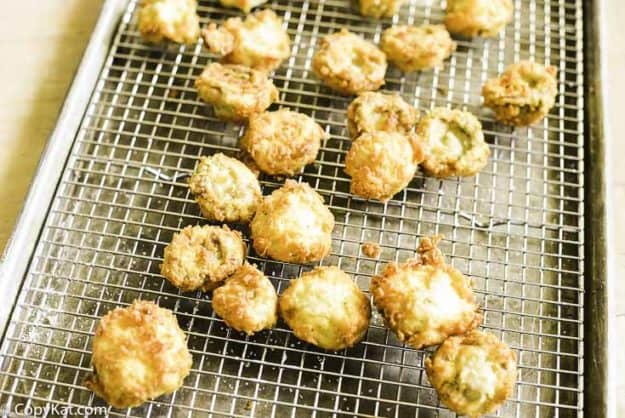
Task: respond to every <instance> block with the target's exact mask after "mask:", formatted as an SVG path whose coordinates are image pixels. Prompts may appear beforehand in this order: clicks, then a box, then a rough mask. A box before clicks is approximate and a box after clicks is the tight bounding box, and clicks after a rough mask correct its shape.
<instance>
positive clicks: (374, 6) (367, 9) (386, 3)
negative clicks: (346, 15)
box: [358, 0, 406, 19]
mask: <svg viewBox="0 0 625 418" xmlns="http://www.w3.org/2000/svg"><path fill="white" fill-rule="evenodd" d="M405 1H406V0H358V4H359V6H360V14H361V15H363V16H368V17H373V18H375V19H380V18H382V17H392V16H393V15H394V14H396V13H397V12H398V11H399V8H400V7H401V5H402V4H404V3H405Z"/></svg>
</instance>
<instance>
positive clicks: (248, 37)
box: [202, 9, 291, 72]
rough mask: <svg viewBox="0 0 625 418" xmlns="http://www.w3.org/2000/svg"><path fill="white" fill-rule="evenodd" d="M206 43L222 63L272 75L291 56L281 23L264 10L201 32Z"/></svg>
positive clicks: (212, 24)
mask: <svg viewBox="0 0 625 418" xmlns="http://www.w3.org/2000/svg"><path fill="white" fill-rule="evenodd" d="M202 37H203V38H204V43H205V44H206V46H207V47H208V48H209V49H210V50H211V52H213V53H215V54H217V55H223V58H222V61H223V62H225V63H229V64H240V65H245V66H246V67H252V68H254V69H257V70H261V71H267V72H269V71H273V70H275V69H276V68H278V67H279V66H280V64H281V63H282V61H284V59H286V58H287V57H288V56H289V55H290V52H291V51H290V39H289V35H288V34H287V32H286V29H285V28H283V27H282V19H280V18H279V17H278V16H277V15H276V14H275V13H274V12H273V11H272V10H269V9H265V10H261V11H258V12H256V13H253V14H250V15H248V16H247V17H246V18H245V20H241V18H240V17H232V18H230V19H228V20H226V21H225V22H224V24H223V26H221V27H220V28H218V27H217V25H215V24H214V23H211V24H210V25H208V28H206V29H204V30H203V31H202Z"/></svg>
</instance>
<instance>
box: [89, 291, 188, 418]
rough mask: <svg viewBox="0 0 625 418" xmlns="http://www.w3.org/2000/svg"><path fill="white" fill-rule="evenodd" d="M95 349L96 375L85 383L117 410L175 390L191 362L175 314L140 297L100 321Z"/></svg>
mask: <svg viewBox="0 0 625 418" xmlns="http://www.w3.org/2000/svg"><path fill="white" fill-rule="evenodd" d="M92 351H93V354H92V357H91V365H92V366H93V374H92V375H90V376H89V377H88V378H87V380H86V381H85V385H86V386H87V387H88V388H89V389H90V390H92V391H93V392H95V394H96V395H98V396H99V397H101V398H103V399H104V400H105V401H106V402H108V403H109V404H110V405H111V406H113V407H114V408H130V407H135V406H138V405H141V404H142V403H143V402H145V401H147V400H149V399H155V398H157V397H159V396H161V395H164V394H168V393H172V392H175V391H176V390H177V389H178V388H180V386H182V382H183V380H184V378H185V377H186V376H187V375H188V374H189V371H190V370H191V364H192V358H191V354H190V353H189V350H188V348H187V343H186V337H185V334H184V332H182V330H181V329H180V326H179V325H178V321H177V320H176V317H175V316H174V314H173V313H172V312H171V311H170V310H169V309H164V308H160V307H158V306H157V305H156V304H154V303H153V302H147V301H140V300H137V301H134V302H133V303H132V305H130V306H129V307H127V308H116V309H114V310H112V311H110V312H109V313H107V314H106V315H105V316H104V317H102V319H100V322H99V323H98V326H97V328H96V331H95V336H94V338H93V349H92Z"/></svg>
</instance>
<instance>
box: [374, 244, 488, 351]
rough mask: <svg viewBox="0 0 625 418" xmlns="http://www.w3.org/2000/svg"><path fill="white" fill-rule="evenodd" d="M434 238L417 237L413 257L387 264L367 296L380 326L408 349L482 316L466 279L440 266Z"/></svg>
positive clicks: (436, 340)
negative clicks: (401, 261) (415, 254)
mask: <svg viewBox="0 0 625 418" xmlns="http://www.w3.org/2000/svg"><path fill="white" fill-rule="evenodd" d="M439 240H440V237H438V236H437V237H433V238H427V237H426V238H422V239H421V243H420V245H419V249H418V255H417V257H416V258H415V259H413V260H409V261H407V262H405V263H404V264H400V265H398V264H396V263H391V264H389V265H387V266H386V268H385V269H384V271H383V272H382V275H380V276H375V277H374V278H373V279H372V280H371V293H372V294H373V300H374V303H375V305H376V307H377V309H378V311H380V313H381V314H382V316H383V317H384V320H385V322H386V325H387V326H388V327H389V328H390V329H391V330H392V331H393V332H394V333H395V334H396V335H397V338H399V340H400V341H403V342H405V343H407V344H409V345H411V346H413V347H414V348H421V347H427V346H431V345H436V344H440V343H441V342H443V340H445V338H447V337H449V336H450V335H458V334H463V333H465V332H467V331H469V330H471V329H473V328H475V327H476V326H478V325H479V323H480V322H481V320H482V315H481V314H480V313H479V311H478V306H477V304H476V303H475V295H474V294H473V289H472V288H471V280H470V279H468V278H467V277H465V276H464V275H462V273H460V272H459V271H458V270H456V269H454V268H453V267H451V266H450V265H448V264H445V260H444V258H443V255H442V254H441V252H440V250H439V249H438V248H437V246H436V245H437V243H438V241H439Z"/></svg>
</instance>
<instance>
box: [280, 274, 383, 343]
mask: <svg viewBox="0 0 625 418" xmlns="http://www.w3.org/2000/svg"><path fill="white" fill-rule="evenodd" d="M279 304H280V315H281V316H282V318H283V319H284V321H285V322H286V323H287V325H288V326H289V328H291V329H292V330H293V333H294V334H295V336H296V337H297V338H299V339H300V340H303V341H306V342H308V343H310V344H313V345H316V346H317V347H320V348H323V349H325V350H329V351H338V350H342V349H344V348H348V347H352V346H354V345H355V344H357V343H358V342H360V341H361V340H362V339H363V338H364V336H365V334H366V332H367V328H368V327H369V318H370V317H371V307H370V304H369V298H367V296H366V295H365V294H364V293H363V292H362V291H361V290H360V289H359V288H358V286H357V285H356V283H354V281H353V280H352V279H351V277H350V276H348V275H347V274H346V273H345V272H343V271H342V270H341V269H339V268H338V267H334V266H332V267H317V268H315V269H314V270H312V271H309V272H307V273H304V274H302V275H301V276H300V277H299V278H297V279H295V280H291V283H290V284H289V287H288V288H287V289H286V290H285V291H284V292H283V293H282V295H281V296H280V301H279Z"/></svg>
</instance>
